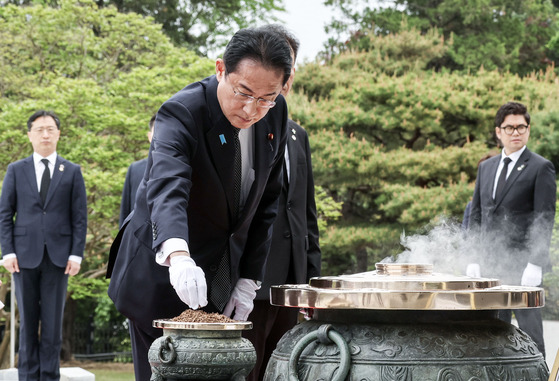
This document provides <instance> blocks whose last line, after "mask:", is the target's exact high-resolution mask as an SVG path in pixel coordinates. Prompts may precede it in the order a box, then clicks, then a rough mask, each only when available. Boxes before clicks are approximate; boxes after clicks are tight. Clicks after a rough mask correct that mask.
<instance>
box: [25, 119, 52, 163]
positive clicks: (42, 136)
mask: <svg viewBox="0 0 559 381" xmlns="http://www.w3.org/2000/svg"><path fill="white" fill-rule="evenodd" d="M27 136H28V137H29V141H30V142H31V145H32V146H33V150H34V151H35V152H37V153H38V154H39V155H41V156H42V157H47V156H48V155H50V154H51V153H53V152H54V151H56V144H57V143H58V139H59V138H60V130H59V129H58V128H57V127H56V122H55V121H54V119H53V118H52V117H50V116H40V117H38V118H37V119H35V121H34V122H33V123H31V130H30V131H27Z"/></svg>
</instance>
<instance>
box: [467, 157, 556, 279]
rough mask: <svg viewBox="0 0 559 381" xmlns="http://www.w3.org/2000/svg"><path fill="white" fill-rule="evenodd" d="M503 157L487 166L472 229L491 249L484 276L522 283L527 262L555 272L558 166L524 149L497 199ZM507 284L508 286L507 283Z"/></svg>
mask: <svg viewBox="0 0 559 381" xmlns="http://www.w3.org/2000/svg"><path fill="white" fill-rule="evenodd" d="M500 160H501V155H497V156H495V157H492V158H491V159H488V160H485V161H484V162H482V163H481V164H480V166H479V169H478V176H477V181H476V186H475V190H474V197H473V200H472V207H471V214H470V229H472V230H474V231H477V232H479V234H481V237H482V240H481V241H482V245H483V246H484V247H485V248H486V253H487V255H486V256H485V258H484V265H483V267H482V274H484V276H485V274H487V275H489V276H493V274H495V275H497V276H499V277H500V278H501V279H502V280H503V281H504V282H507V283H506V284H519V283H520V279H521V277H522V271H523V270H524V268H525V267H526V265H527V264H528V262H530V263H532V264H535V265H538V266H541V267H542V268H543V269H544V271H548V270H549V269H550V267H551V265H550V259H549V243H550V240H551V233H552V229H553V223H554V218H555V202H556V182H555V169H554V167H553V164H552V163H551V162H550V161H549V160H546V159H544V158H543V157H541V156H540V155H538V154H535V153H533V152H530V151H529V150H528V149H526V150H524V152H523V153H522V155H521V156H520V158H519V159H518V161H517V162H516V165H515V167H514V168H513V169H512V172H511V174H510V175H509V177H508V179H507V182H506V185H505V188H504V190H503V192H502V194H501V195H500V196H499V197H498V198H497V199H496V200H493V197H492V194H493V185H494V183H495V175H496V173H497V168H498V166H499V161H500ZM504 282H503V283H504Z"/></svg>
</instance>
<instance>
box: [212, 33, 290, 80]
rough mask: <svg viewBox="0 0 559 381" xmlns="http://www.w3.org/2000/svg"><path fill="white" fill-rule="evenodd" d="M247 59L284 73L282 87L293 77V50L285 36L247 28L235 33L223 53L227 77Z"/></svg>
mask: <svg viewBox="0 0 559 381" xmlns="http://www.w3.org/2000/svg"><path fill="white" fill-rule="evenodd" d="M245 58H249V59H252V60H254V61H256V62H259V63H261V64H262V65H263V66H264V67H267V68H272V69H277V70H280V71H282V72H283V83H282V85H285V84H286V83H287V80H288V79H289V77H290V76H291V68H292V67H293V59H292V58H291V48H290V47H289V43H288V42H287V41H286V39H285V38H284V36H283V35H280V34H278V33H274V32H271V31H268V30H263V29H261V28H259V29H255V28H246V29H241V30H239V31H238V32H237V33H235V35H234V36H233V37H232V38H231V40H230V41H229V43H228V44H227V47H226V48H225V53H223V62H224V63H225V75H228V74H230V73H234V72H235V70H237V66H238V65H239V63H240V62H241V61H242V60H243V59H245Z"/></svg>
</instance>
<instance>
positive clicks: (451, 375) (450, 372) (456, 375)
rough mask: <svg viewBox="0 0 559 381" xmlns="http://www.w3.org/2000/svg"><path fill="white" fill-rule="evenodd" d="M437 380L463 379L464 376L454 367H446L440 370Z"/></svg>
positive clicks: (461, 380)
mask: <svg viewBox="0 0 559 381" xmlns="http://www.w3.org/2000/svg"><path fill="white" fill-rule="evenodd" d="M437 381H463V378H462V376H461V375H460V372H458V371H456V370H454V369H449V368H445V369H441V370H440V371H439V375H438V377H437Z"/></svg>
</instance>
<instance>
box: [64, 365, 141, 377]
mask: <svg viewBox="0 0 559 381" xmlns="http://www.w3.org/2000/svg"><path fill="white" fill-rule="evenodd" d="M60 366H61V367H79V368H82V369H85V370H87V371H88V372H91V373H93V374H94V375H95V381H134V380H135V379H134V365H132V363H117V362H101V361H71V362H63V363H61V364H60Z"/></svg>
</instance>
